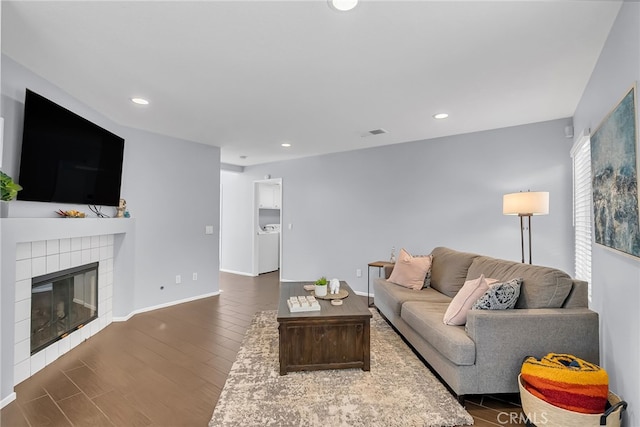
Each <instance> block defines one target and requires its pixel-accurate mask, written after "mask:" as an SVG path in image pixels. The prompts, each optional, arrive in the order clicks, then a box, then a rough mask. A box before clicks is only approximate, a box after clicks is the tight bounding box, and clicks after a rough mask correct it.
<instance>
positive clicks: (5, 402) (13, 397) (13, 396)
mask: <svg viewBox="0 0 640 427" xmlns="http://www.w3.org/2000/svg"><path fill="white" fill-rule="evenodd" d="M14 400H16V392H15V391H14V392H11V394H10V395H9V396H7V397H5V398H4V399H2V400H1V401H0V408H4V407H5V406H7V405H8V404H9V403H11V402H13V401H14Z"/></svg>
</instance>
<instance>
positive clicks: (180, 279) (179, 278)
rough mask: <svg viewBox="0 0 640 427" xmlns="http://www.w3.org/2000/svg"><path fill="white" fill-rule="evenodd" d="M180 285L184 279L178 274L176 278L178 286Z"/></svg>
mask: <svg viewBox="0 0 640 427" xmlns="http://www.w3.org/2000/svg"><path fill="white" fill-rule="evenodd" d="M180 283H182V277H180V275H179V274H178V275H177V276H176V285H179V284H180Z"/></svg>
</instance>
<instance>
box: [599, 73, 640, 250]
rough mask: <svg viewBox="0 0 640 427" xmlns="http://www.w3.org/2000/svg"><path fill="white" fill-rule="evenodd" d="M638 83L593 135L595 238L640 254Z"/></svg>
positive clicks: (617, 248) (609, 245)
mask: <svg viewBox="0 0 640 427" xmlns="http://www.w3.org/2000/svg"><path fill="white" fill-rule="evenodd" d="M635 94H636V85H635V84H634V85H633V86H632V87H631V89H629V91H628V92H627V93H626V95H625V96H624V97H623V98H622V100H621V101H620V102H619V103H618V105H617V106H616V107H615V108H614V109H613V111H611V112H610V113H609V115H607V117H605V118H604V120H603V121H602V123H601V124H600V126H599V127H598V129H597V130H596V131H595V132H593V134H592V135H591V138H590V139H591V170H592V173H593V175H592V177H591V187H592V191H593V219H594V221H593V224H594V239H595V242H596V243H597V244H599V245H604V246H606V247H608V248H611V249H615V250H618V251H621V252H624V253H626V254H629V255H633V256H635V257H640V214H639V213H638V209H639V208H638V198H640V195H639V194H638V191H639V190H638V156H637V153H636V150H637V148H636V147H637V129H636V120H637V118H636V95H635Z"/></svg>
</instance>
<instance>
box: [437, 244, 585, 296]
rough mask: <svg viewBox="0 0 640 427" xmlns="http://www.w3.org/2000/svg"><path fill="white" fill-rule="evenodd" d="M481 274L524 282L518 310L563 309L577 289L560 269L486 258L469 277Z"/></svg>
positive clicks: (476, 263) (481, 258)
mask: <svg viewBox="0 0 640 427" xmlns="http://www.w3.org/2000/svg"><path fill="white" fill-rule="evenodd" d="M434 265H435V259H434ZM481 274H484V275H485V277H491V278H493V279H498V280H500V281H508V280H511V279H515V278H518V277H519V278H522V285H521V287H520V297H519V298H518V302H517V303H516V308H560V307H562V304H563V303H564V300H565V299H566V298H567V295H569V292H570V291H571V287H572V286H573V281H572V280H571V277H570V276H569V275H568V274H567V273H565V272H563V271H560V270H558V269H555V268H551V267H541V266H539V265H530V264H523V263H521V262H514V261H506V260H502V259H496V258H490V257H485V256H479V257H477V258H475V259H474V260H473V262H472V263H471V266H470V267H469V272H468V277H469V278H475V277H479V276H480V275H481Z"/></svg>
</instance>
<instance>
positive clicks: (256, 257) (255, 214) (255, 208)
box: [251, 178, 284, 277]
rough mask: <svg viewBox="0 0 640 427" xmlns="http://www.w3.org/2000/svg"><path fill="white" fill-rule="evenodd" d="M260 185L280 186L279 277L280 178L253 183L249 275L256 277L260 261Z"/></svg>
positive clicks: (280, 254)
mask: <svg viewBox="0 0 640 427" xmlns="http://www.w3.org/2000/svg"><path fill="white" fill-rule="evenodd" d="M260 184H271V185H273V184H277V185H280V235H279V236H278V240H279V244H278V252H279V253H278V274H279V275H280V277H281V276H282V241H283V239H282V231H283V228H282V216H283V213H284V210H283V208H284V206H283V203H282V200H283V197H282V192H283V188H284V187H283V185H282V178H269V179H260V180H256V181H253V224H252V230H251V235H252V240H253V241H252V248H253V250H252V257H251V268H252V271H251V274H252V275H253V276H258V274H259V273H258V270H259V269H258V262H259V259H260V254H259V253H258V252H259V251H258V230H259V229H260V219H259V207H258V206H259V194H260V191H259V186H260Z"/></svg>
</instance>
